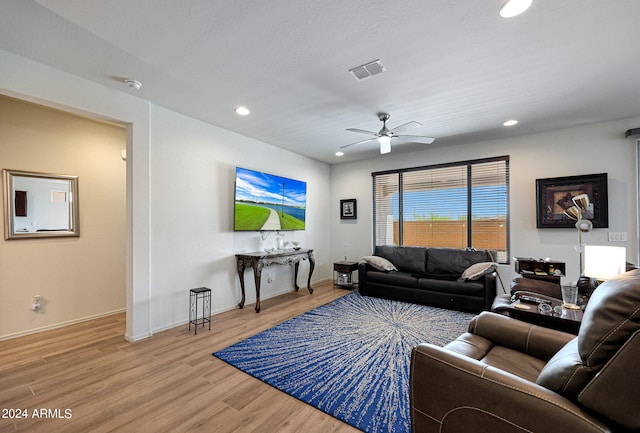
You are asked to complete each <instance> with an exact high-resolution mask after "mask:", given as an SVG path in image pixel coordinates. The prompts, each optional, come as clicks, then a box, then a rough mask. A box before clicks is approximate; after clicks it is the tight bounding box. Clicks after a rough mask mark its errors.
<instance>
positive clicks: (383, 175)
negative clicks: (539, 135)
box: [372, 156, 509, 263]
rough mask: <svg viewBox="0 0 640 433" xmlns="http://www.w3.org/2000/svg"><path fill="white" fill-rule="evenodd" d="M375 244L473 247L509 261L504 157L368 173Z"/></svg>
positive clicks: (498, 259)
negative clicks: (371, 194) (493, 251)
mask: <svg viewBox="0 0 640 433" xmlns="http://www.w3.org/2000/svg"><path fill="white" fill-rule="evenodd" d="M372 176H373V194H374V200H373V206H374V242H375V245H411V246H425V247H450V248H476V249H482V250H484V249H490V250H495V251H497V252H498V257H497V258H496V260H497V261H499V262H500V263H508V262H509V248H508V245H509V242H508V233H509V231H508V225H509V216H508V209H509V157H508V156H503V157H497V158H491V159H482V160H475V161H465V162H457V163H451V164H441V165H435V166H427V167H417V168H408V169H402V170H393V171H385V172H378V173H372Z"/></svg>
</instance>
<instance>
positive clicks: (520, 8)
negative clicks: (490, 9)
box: [500, 0, 531, 18]
mask: <svg viewBox="0 0 640 433" xmlns="http://www.w3.org/2000/svg"><path fill="white" fill-rule="evenodd" d="M529 6H531V0H507V2H506V3H505V4H503V5H502V7H501V8H500V16H501V17H502V18H511V17H515V16H516V15H520V14H521V13H522V12H524V11H526V10H527V9H529Z"/></svg>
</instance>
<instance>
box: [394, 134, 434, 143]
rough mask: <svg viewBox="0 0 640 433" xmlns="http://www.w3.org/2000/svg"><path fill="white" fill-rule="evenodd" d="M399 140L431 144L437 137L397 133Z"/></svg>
mask: <svg viewBox="0 0 640 433" xmlns="http://www.w3.org/2000/svg"><path fill="white" fill-rule="evenodd" d="M395 137H396V138H398V140H402V141H406V142H409V143H422V144H431V143H433V142H434V141H435V140H436V139H435V138H432V137H422V136H420V135H396V136H395Z"/></svg>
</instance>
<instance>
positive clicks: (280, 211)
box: [233, 167, 307, 231]
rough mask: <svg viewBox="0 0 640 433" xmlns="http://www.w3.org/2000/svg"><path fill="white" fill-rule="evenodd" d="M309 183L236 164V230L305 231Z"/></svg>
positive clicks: (234, 226) (234, 227)
mask: <svg viewBox="0 0 640 433" xmlns="http://www.w3.org/2000/svg"><path fill="white" fill-rule="evenodd" d="M306 205H307V183H306V182H303V181H300V180H293V179H288V178H286V177H280V176H276V175H273V174H267V173H261V172H259V171H254V170H248V169H246V168H240V167H236V191H235V215H234V225H233V229H234V230H235V231H257V230H304V228H305V213H306Z"/></svg>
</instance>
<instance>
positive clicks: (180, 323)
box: [125, 277, 332, 342]
mask: <svg viewBox="0 0 640 433" xmlns="http://www.w3.org/2000/svg"><path fill="white" fill-rule="evenodd" d="M324 281H332V278H331V277H329V278H323V279H319V280H316V281H312V282H311V286H312V287H313V285H314V284H316V283H322V282H324ZM300 290H307V286H306V285H305V286H304V287H300ZM292 291H293V289H291V288H288V289H282V290H279V291H276V292H274V293H271V294H270V295H269V296H267V297H260V301H264V300H266V299H271V298H275V297H276V296H280V295H284V294H286V293H291V292H292ZM255 302H256V300H255V299H251V300H249V299H247V303H245V308H246V307H247V305H253V304H255ZM237 308H238V304H233V305H230V306H228V307H223V308H218V309H216V310H211V316H215V315H216V314H221V313H225V312H227V311H231V310H235V309H237ZM188 323H189V319H185V320H180V321H178V322H174V323H170V324H167V325H164V326H161V327H159V328H155V329H153V330H152V331H151V333H149V334H147V335H141V336H137V337H135V338H130V337H128V336H126V335H125V338H126V339H127V341H130V342H134V341H138V340H143V339H145V338H148V337H151V336H153V334H156V333H158V332H162V331H167V330H169V329H172V328H175V327H176V326H183V325H184V326H187V324H188Z"/></svg>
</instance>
